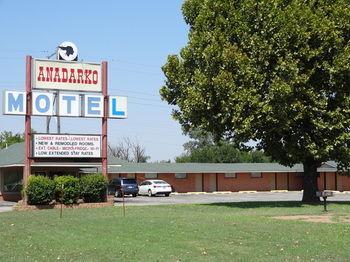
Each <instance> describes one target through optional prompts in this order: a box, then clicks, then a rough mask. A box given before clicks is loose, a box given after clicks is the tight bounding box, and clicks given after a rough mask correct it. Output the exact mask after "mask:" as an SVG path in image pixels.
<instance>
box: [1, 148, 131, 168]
mask: <svg viewBox="0 0 350 262" xmlns="http://www.w3.org/2000/svg"><path fill="white" fill-rule="evenodd" d="M125 163H128V162H127V161H125V160H122V159H119V158H116V157H113V156H109V157H108V165H113V166H120V165H122V164H125ZM73 164H74V165H75V166H79V165H81V166H99V165H100V163H90V162H82V163H81V162H69V161H67V162H55V161H52V162H41V163H35V164H34V165H33V166H54V165H59V166H72V165H73ZM9 166H24V143H17V144H13V145H11V146H9V147H7V148H4V149H1V150H0V167H9Z"/></svg>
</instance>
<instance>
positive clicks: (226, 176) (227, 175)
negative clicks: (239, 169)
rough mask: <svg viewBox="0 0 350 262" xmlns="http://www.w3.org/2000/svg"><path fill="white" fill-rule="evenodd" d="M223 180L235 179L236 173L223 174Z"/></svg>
mask: <svg viewBox="0 0 350 262" xmlns="http://www.w3.org/2000/svg"><path fill="white" fill-rule="evenodd" d="M225 178H237V174H236V173H225Z"/></svg>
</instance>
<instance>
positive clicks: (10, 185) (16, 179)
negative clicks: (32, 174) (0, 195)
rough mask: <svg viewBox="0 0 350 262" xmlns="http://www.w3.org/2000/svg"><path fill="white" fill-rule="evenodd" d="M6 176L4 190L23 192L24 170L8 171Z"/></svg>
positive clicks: (4, 176)
mask: <svg viewBox="0 0 350 262" xmlns="http://www.w3.org/2000/svg"><path fill="white" fill-rule="evenodd" d="M3 178H4V192H21V190H22V185H23V180H22V178H23V172H21V171H12V172H6V173H4V175H3Z"/></svg>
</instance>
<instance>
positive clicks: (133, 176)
mask: <svg viewBox="0 0 350 262" xmlns="http://www.w3.org/2000/svg"><path fill="white" fill-rule="evenodd" d="M126 177H127V178H132V179H135V178H136V176H135V174H127V175H126Z"/></svg>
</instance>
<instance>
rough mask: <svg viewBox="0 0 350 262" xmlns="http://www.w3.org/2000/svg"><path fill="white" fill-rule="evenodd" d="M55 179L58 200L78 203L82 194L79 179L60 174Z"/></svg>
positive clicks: (65, 202) (66, 202) (64, 202)
mask: <svg viewBox="0 0 350 262" xmlns="http://www.w3.org/2000/svg"><path fill="white" fill-rule="evenodd" d="M54 181H55V187H56V189H55V196H56V201H59V202H61V201H62V203H63V204H74V203H77V201H78V198H79V196H80V187H79V186H80V185H79V179H78V178H76V177H74V176H58V177H56V178H55V179H54Z"/></svg>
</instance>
